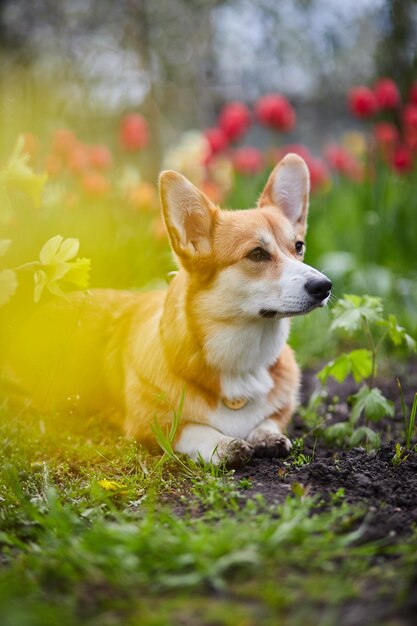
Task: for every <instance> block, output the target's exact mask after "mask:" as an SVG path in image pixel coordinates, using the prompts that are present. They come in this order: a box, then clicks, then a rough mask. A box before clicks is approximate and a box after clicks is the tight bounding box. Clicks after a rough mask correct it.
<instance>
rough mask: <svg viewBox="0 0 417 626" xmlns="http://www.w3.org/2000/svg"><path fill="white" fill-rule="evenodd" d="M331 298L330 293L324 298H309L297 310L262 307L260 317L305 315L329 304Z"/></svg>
mask: <svg viewBox="0 0 417 626" xmlns="http://www.w3.org/2000/svg"><path fill="white" fill-rule="evenodd" d="M329 300H330V293H329V294H328V295H327V296H326V297H325V298H323V300H317V299H315V298H314V299H313V298H311V299H309V301H308V302H305V303H303V306H302V307H301V308H300V309H297V310H288V311H278V310H277V309H260V311H259V317H262V318H263V319H273V318H274V317H277V316H279V317H296V316H297V315H305V314H306V313H310V311H313V310H314V309H317V308H321V307H324V306H326V305H327V303H328V301H329Z"/></svg>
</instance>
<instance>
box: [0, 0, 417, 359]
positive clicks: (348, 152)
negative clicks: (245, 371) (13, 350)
mask: <svg viewBox="0 0 417 626" xmlns="http://www.w3.org/2000/svg"><path fill="white" fill-rule="evenodd" d="M416 50H417V2H416V1H415V0H355V1H353V0H344V1H343V2H337V1H336V0H293V1H290V0H281V1H280V2H276V1H275V0H258V1H256V2H253V1H249V0H226V1H222V0H153V1H150V0H118V2H111V1H110V0H2V1H1V3H0V85H1V89H0V123H1V129H2V131H1V137H0V171H1V173H0V238H2V239H3V240H10V242H11V243H10V244H8V245H7V254H6V253H5V254H4V255H3V256H2V258H0V270H2V271H3V272H4V271H5V270H8V271H13V272H14V276H15V279H16V284H15V288H12V287H11V282H10V280H11V279H10V274H8V276H9V279H8V280H9V282H7V280H6V278H5V275H4V274H3V289H4V293H6V291H7V293H8V294H9V295H8V296H5V295H4V296H3V300H4V302H3V303H2V302H1V297H0V303H2V304H3V305H4V310H3V315H5V316H6V317H7V315H8V311H10V310H11V309H10V307H11V306H12V304H13V302H14V303H16V302H26V303H27V302H28V301H29V300H30V301H31V302H32V301H33V280H35V281H36V278H35V279H34V276H33V272H32V273H30V271H29V272H28V271H22V270H21V267H22V265H25V267H26V270H27V269H29V270H34V271H35V272H36V271H38V270H39V267H40V266H39V263H40V261H39V251H40V249H41V247H42V245H43V244H44V243H45V241H47V240H48V239H49V238H50V237H53V236H55V235H57V234H60V235H62V236H63V237H73V238H77V239H79V241H80V246H81V247H80V253H81V255H82V256H83V257H84V256H85V257H88V258H89V259H91V277H90V284H91V286H114V287H126V288H142V287H144V286H149V285H159V284H162V282H163V280H164V277H165V275H166V273H167V272H168V271H170V270H173V269H174V268H175V266H174V264H173V261H172V258H171V255H170V251H169V248H168V245H167V241H166V236H165V231H164V227H163V224H162V223H161V220H160V217H159V203H158V197H157V188H156V181H157V175H158V172H159V171H160V169H161V168H164V167H170V168H174V169H178V170H180V171H182V172H183V173H184V174H185V175H187V176H189V177H190V178H191V180H193V182H194V183H195V184H197V185H199V186H200V187H201V188H202V189H203V190H204V191H205V192H206V193H207V194H208V195H209V196H210V197H211V198H212V200H213V201H215V202H219V203H221V204H222V205H223V206H228V207H230V208H247V207H249V206H251V205H253V203H254V202H255V201H256V198H257V196H258V194H259V191H260V189H261V188H262V185H263V184H264V182H265V180H266V178H267V176H268V173H269V171H270V170H271V168H272V167H273V165H274V164H275V163H276V162H277V161H278V160H279V158H281V157H282V155H283V154H285V153H286V152H288V151H295V152H297V153H299V154H300V155H301V156H303V157H304V158H305V159H306V161H307V163H308V166H309V168H310V173H311V177H312V187H313V188H312V203H311V219H310V232H309V235H308V239H307V250H308V255H307V259H306V260H307V262H309V263H310V264H313V265H316V266H318V267H319V268H320V269H321V270H324V271H326V272H327V273H328V274H329V275H330V276H331V277H332V278H333V279H334V281H335V293H336V295H342V294H343V293H344V292H345V291H357V292H368V293H372V294H377V295H382V296H384V298H385V299H386V306H387V307H388V309H389V308H390V307H392V309H393V312H395V313H396V314H397V315H399V317H400V319H402V320H403V322H404V323H405V324H407V325H408V326H409V327H411V328H412V329H415V328H416V327H417V293H416V259H417V229H416V226H415V215H416V214H417V199H416V198H417V194H416V193H415V185H416V183H417V180H416V152H417V54H416ZM19 137H20V143H19V141H18V138H19ZM13 155H14V156H13ZM4 248H5V246H4ZM28 263H29V265H28ZM30 263H32V265H31V266H30ZM33 263H35V265H33ZM36 263H37V264H38V265H36ZM44 265H45V264H44ZM42 271H45V273H46V274H47V275H48V276H49V274H48V271H52V270H51V269H50V268H49V270H48V268H46V269H45V267H44V268H43V270H42ZM38 279H39V276H38ZM1 285H2V281H1V275H0V288H1ZM35 286H36V285H35ZM45 286H46V288H45V289H44V290H43V291H44V293H42V294H41V296H39V298H38V299H41V297H42V298H47V297H49V295H50V294H49V291H51V290H49V291H48V287H49V286H50V285H49V283H45ZM77 286H80V285H77V284H76V283H74V285H73V287H77ZM67 287H68V288H69V287H70V286H69V285H67ZM38 295H39V293H38ZM25 306H26V305H25ZM306 319H307V318H306ZM312 320H313V321H311V322H309V321H306V322H304V321H297V324H298V325H299V326H300V329H301V328H302V330H303V333H304V334H303V343H305V338H306V336H307V337H310V339H311V345H312V348H311V352H312V353H315V351H316V350H317V349H318V346H317V345H315V343H314V338H315V337H316V336H317V332H316V327H315V324H321V325H323V324H326V321H325V317H324V315H321V317H317V316H316V314H314V315H313V316H312ZM303 324H304V326H303ZM295 335H296V337H295V339H294V341H295V342H296V341H297V333H295ZM316 341H317V340H316ZM306 358H307V357H306Z"/></svg>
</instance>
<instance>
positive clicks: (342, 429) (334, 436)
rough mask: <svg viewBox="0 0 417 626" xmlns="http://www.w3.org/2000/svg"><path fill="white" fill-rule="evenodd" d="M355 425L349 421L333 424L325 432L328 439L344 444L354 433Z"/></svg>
mask: <svg viewBox="0 0 417 626" xmlns="http://www.w3.org/2000/svg"><path fill="white" fill-rule="evenodd" d="M352 432H353V427H352V424H350V423H349V422H338V423H337V424H332V425H331V426H329V427H328V428H326V430H325V431H324V432H323V435H324V437H325V439H326V441H329V442H334V443H337V444H338V445H343V444H344V443H345V442H346V441H347V440H348V439H349V438H350V437H351V435H352Z"/></svg>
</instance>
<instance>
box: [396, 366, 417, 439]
mask: <svg viewBox="0 0 417 626" xmlns="http://www.w3.org/2000/svg"><path fill="white" fill-rule="evenodd" d="M397 385H398V389H399V390H400V399H401V410H402V413H403V417H404V429H405V446H406V448H411V440H412V438H413V434H414V428H415V422H416V413H417V392H416V393H415V395H414V400H413V406H412V407H411V411H410V414H409V415H408V412H407V408H406V406H405V400H404V392H403V388H402V385H401V383H400V380H399V379H398V378H397Z"/></svg>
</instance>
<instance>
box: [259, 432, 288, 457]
mask: <svg viewBox="0 0 417 626" xmlns="http://www.w3.org/2000/svg"><path fill="white" fill-rule="evenodd" d="M251 444H252V446H253V450H254V452H253V455H254V456H256V457H260V458H267V459H272V458H275V457H286V456H288V455H289V453H290V451H291V447H292V446H291V441H290V440H289V439H288V437H286V436H285V435H283V434H282V433H263V434H262V436H259V437H257V438H256V439H255V440H254V441H251Z"/></svg>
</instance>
